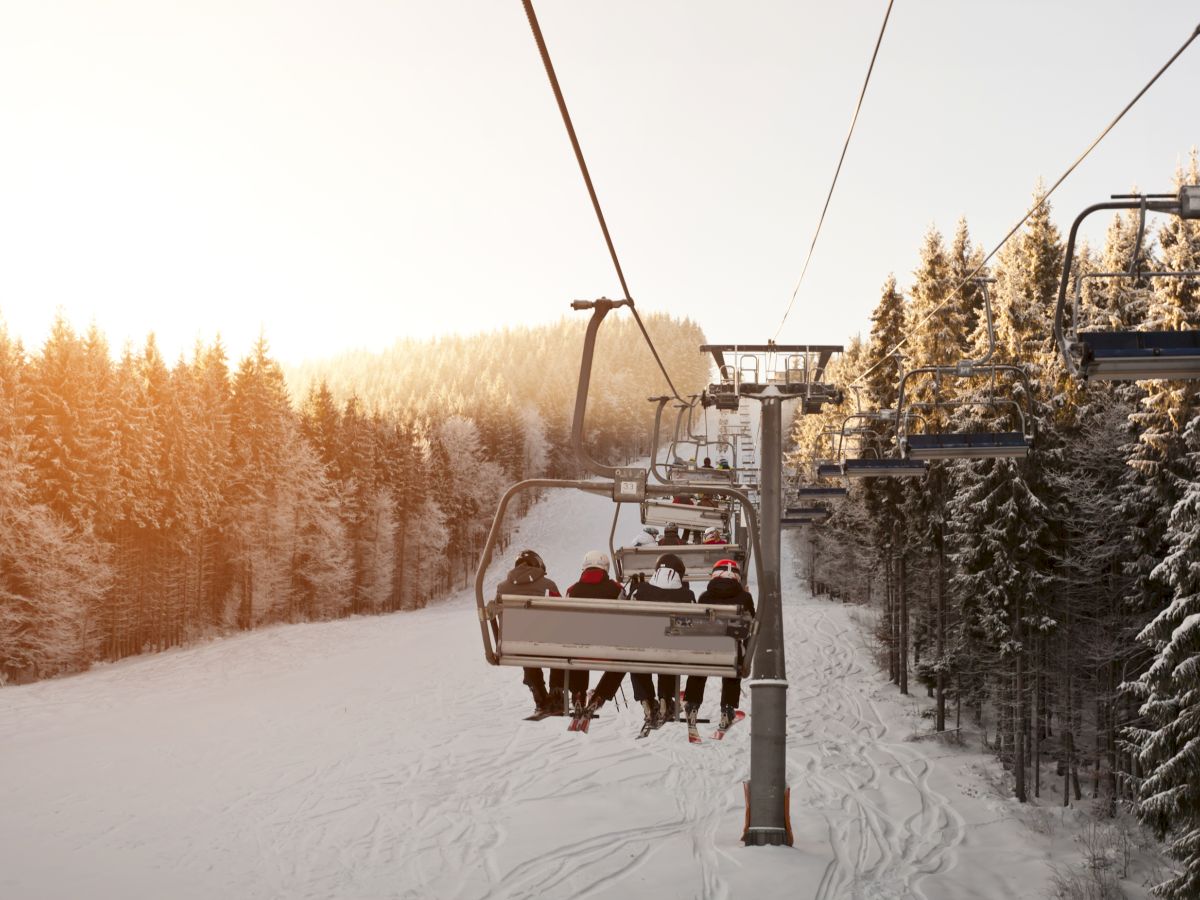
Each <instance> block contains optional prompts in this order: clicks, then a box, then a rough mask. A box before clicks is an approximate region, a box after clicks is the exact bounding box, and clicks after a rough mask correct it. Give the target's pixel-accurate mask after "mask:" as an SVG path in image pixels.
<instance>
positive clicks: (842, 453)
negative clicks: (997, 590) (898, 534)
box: [788, 185, 1200, 524]
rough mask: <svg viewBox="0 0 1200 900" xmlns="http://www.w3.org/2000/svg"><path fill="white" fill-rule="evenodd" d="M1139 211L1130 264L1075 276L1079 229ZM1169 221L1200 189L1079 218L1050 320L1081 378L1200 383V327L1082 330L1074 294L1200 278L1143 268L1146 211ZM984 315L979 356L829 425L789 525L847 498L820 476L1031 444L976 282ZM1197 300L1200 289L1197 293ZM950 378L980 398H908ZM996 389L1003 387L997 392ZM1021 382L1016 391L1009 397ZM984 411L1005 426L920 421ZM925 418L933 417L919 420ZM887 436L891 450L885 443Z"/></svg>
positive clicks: (912, 468) (937, 369)
mask: <svg viewBox="0 0 1200 900" xmlns="http://www.w3.org/2000/svg"><path fill="white" fill-rule="evenodd" d="M1104 210H1110V211H1121V210H1136V211H1137V213H1138V229H1137V238H1136V240H1135V242H1134V250H1133V258H1132V259H1131V261H1130V264H1129V266H1128V268H1127V269H1125V270H1123V271H1119V272H1079V271H1077V268H1076V265H1075V249H1076V246H1077V237H1078V232H1079V228H1080V225H1081V224H1082V223H1083V221H1084V219H1086V218H1087V217H1088V216H1090V215H1091V214H1093V213H1095V212H1100V211H1104ZM1150 212H1153V213H1160V214H1165V215H1174V216H1177V217H1179V218H1181V219H1185V220H1196V219H1200V186H1196V185H1189V186H1184V187H1182V188H1181V189H1180V190H1179V192H1178V193H1177V194H1118V195H1113V197H1112V199H1111V200H1110V201H1108V202H1104V203H1098V204H1095V205H1093V206H1089V207H1088V208H1087V209H1085V210H1084V211H1083V212H1082V213H1080V214H1079V216H1078V217H1076V219H1075V221H1074V223H1073V224H1072V226H1071V231H1070V234H1069V236H1068V239H1067V247H1066V255H1065V260H1064V265H1063V271H1062V276H1061V278H1060V281H1059V288H1058V297H1057V303H1056V306H1055V315H1054V326H1053V328H1054V332H1053V333H1054V339H1055V343H1056V344H1057V346H1058V349H1059V352H1060V354H1061V356H1062V358H1063V361H1064V364H1065V365H1066V368H1067V371H1068V372H1069V373H1070V374H1071V375H1073V376H1075V377H1078V378H1081V379H1083V380H1088V379H1095V380H1107V381H1134V380H1154V379H1200V330H1157V331H1138V330H1129V329H1111V328H1110V329H1101V328H1094V327H1093V328H1090V329H1089V328H1083V327H1081V326H1082V325H1083V324H1084V323H1083V321H1082V317H1081V312H1080V308H1081V305H1082V303H1081V298H1082V294H1083V289H1084V286H1085V284H1086V283H1087V281H1088V280H1099V279H1108V280H1115V281H1117V282H1122V281H1124V282H1126V283H1128V284H1131V285H1133V286H1134V288H1135V289H1141V290H1144V287H1143V286H1144V285H1145V284H1147V283H1148V282H1150V281H1152V280H1153V279H1168V278H1178V279H1197V278H1200V270H1196V269H1188V270H1174V271H1168V270H1147V269H1146V268H1144V265H1143V260H1142V256H1141V247H1142V244H1143V237H1144V234H1145V228H1146V217H1147V213H1150ZM1072 277H1074V293H1073V296H1072V298H1071V301H1070V303H1068V288H1069V287H1070V285H1071V283H1072ZM978 282H979V284H980V285H981V288H982V295H983V301H984V311H985V313H986V316H987V334H988V352H987V354H986V355H985V356H984V357H983V358H982V359H980V360H963V361H961V362H959V363H958V364H957V365H954V366H924V367H921V368H917V369H913V370H911V371H909V372H906V373H904V375H903V376H902V377H901V379H900V384H899V390H898V400H897V406H896V409H895V410H862V409H861V407H860V408H859V409H858V410H857V411H856V412H854V413H851V414H850V415H848V416H846V417H845V419H843V421H842V423H841V427H840V428H831V429H828V430H827V431H826V432H825V433H824V436H825V437H827V438H828V439H829V440H830V442H831V444H832V445H833V448H834V453H833V455H832V457H830V458H826V459H822V460H819V461H818V462H817V464H816V476H817V479H818V483H811V484H804V485H801V486H800V487H799V488H797V489H796V491H795V493H794V496H795V499H796V500H797V501H798V502H800V503H803V504H804V505H800V506H797V507H792V508H789V509H788V516H789V517H791V518H793V519H794V520H795V523H796V524H820V523H821V522H823V521H825V520H826V519H828V517H829V515H830V511H831V503H832V502H833V501H834V500H837V499H839V498H841V497H844V496H846V493H847V488H846V487H845V486H836V487H834V486H827V485H823V484H820V483H819V481H820V480H821V479H841V480H843V481H844V482H847V483H848V482H849V481H850V480H851V479H863V478H918V477H922V476H923V475H924V474H925V471H926V467H927V465H928V463H929V462H930V461H932V460H942V459H948V460H954V459H1002V458H1003V459H1020V458H1024V457H1025V456H1027V455H1028V454H1029V452H1030V450H1031V449H1032V447H1033V444H1034V438H1035V433H1034V418H1033V414H1032V407H1031V403H1032V391H1031V389H1030V384H1029V376H1028V373H1027V372H1026V371H1025V370H1024V369H1023V368H1022V367H1020V366H1014V365H1003V364H996V363H993V362H992V361H991V360H992V356H993V353H994V350H995V331H994V327H993V321H992V308H991V298H990V296H989V293H988V290H987V284H988V281H987V280H986V279H978ZM1197 293H1198V294H1200V292H1197ZM947 379H974V380H976V381H980V380H985V381H986V382H987V389H986V391H984V392H983V393H982V395H981V396H979V397H977V398H972V399H967V400H963V399H957V400H953V401H946V402H940V401H938V400H937V399H935V400H934V401H931V402H930V401H926V402H918V401H916V400H915V399H914V398H913V393H914V391H912V390H911V389H910V381H916V382H918V383H919V382H920V381H921V380H925V381H926V382H927V383H928V382H929V381H930V380H931V381H932V383H933V387H934V391H933V394H934V397H935V398H936V397H937V392H938V387H939V386H940V384H941V383H942V381H944V380H947ZM1001 385H1004V387H1003V388H1001ZM1017 385H1019V386H1020V387H1021V388H1022V390H1020V391H1015V392H1014V391H1012V390H1011V388H1013V387H1015V386H1017ZM964 406H976V407H981V408H983V409H984V410H988V411H990V414H989V415H986V416H985V417H984V418H986V419H990V420H992V421H1005V420H1006V421H1007V422H1008V423H1009V424H1010V425H1011V426H1012V427H1010V428H1009V429H1007V430H991V431H984V430H959V431H937V430H930V429H926V428H925V427H924V425H925V424H926V423H927V422H928V421H929V419H930V418H933V417H934V416H935V415H936V416H938V417H941V416H942V415H943V414H945V413H948V412H951V411H952V410H953V409H955V408H961V407H964ZM926 413H929V414H930V415H928V416H927V415H926ZM893 435H894V438H895V451H894V452H888V448H886V446H885V444H886V443H887V442H888V441H889V440H890V439H891V437H892V436H893ZM851 444H855V445H857V450H858V453H857V455H856V456H850V455H849V454H848V452H847V451H848V448H849V445H851Z"/></svg>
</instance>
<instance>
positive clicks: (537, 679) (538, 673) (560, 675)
mask: <svg viewBox="0 0 1200 900" xmlns="http://www.w3.org/2000/svg"><path fill="white" fill-rule="evenodd" d="M523 671H524V673H525V677H524V678H523V679H521V680H522V681H523V682H524V683H525V684H526V685H527V686H528V687H529V688H531V689H532V690H533V691H535V692H536V691H537V689H538V688H539V687H541V689H542V690H543V691H544V690H545V689H546V680H545V678H544V677H543V676H542V670H541V669H524V670H523ZM590 674H591V673H589V672H585V671H582V672H576V671H574V670H572V671H571V672H568V671H567V670H566V669H551V670H550V693H552V694H553V693H554V692H556V691H557V692H559V693H561V692H562V690H563V688H564V687H569V688H570V690H571V693H573V694H574V693H586V692H587V688H588V676H589V675H590Z"/></svg>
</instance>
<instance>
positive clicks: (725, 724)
mask: <svg viewBox="0 0 1200 900" xmlns="http://www.w3.org/2000/svg"><path fill="white" fill-rule="evenodd" d="M736 712H737V710H735V709H734V708H733V707H732V706H722V707H721V724H720V725H718V726H717V727H718V728H719V729H721V731H728V730H729V727H730V726H731V725H733V717H734V714H735V713H736Z"/></svg>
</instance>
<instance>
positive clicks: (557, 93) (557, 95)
mask: <svg viewBox="0 0 1200 900" xmlns="http://www.w3.org/2000/svg"><path fill="white" fill-rule="evenodd" d="M521 4H522V5H523V6H524V7H525V16H526V18H528V19H529V28H530V30H531V31H532V32H533V39H534V41H536V42H537V47H538V53H540V54H541V57H542V65H544V66H545V67H546V77H547V78H549V79H550V88H551V89H552V90H553V91H554V99H555V100H556V101H557V102H558V111H559V112H560V113H561V114H562V120H563V124H564V125H566V126H567V137H569V138H570V139H571V147H572V149H574V151H575V159H576V161H577V162H578V163H579V171H580V173H581V174H582V175H583V183H584V184H585V185H587V192H588V196H589V197H591V198H592V208H593V209H594V210H595V211H596V219H597V221H599V223H600V230H601V231H602V232H603V233H604V243H605V244H606V245H607V246H608V255H609V256H611V257H612V262H613V268H615V269H616V270H617V280H618V281H620V282H621V291H622V292H623V293H624V299H626V300H628V301H629V309H630V311H632V312H633V317H634V319H635V320H636V321H637V324H638V328H640V329H641V331H642V336H643V337H644V338H645V339H646V343H647V344H648V345H649V347H650V352H651V353H652V354H653V355H654V361H655V362H656V363H658V368H659V370H660V371H661V372H662V374H663V378H665V379H667V384H668V385H670V387H671V393H672V394H674V395H675V399H676V400H678V401H680V402H681V403H682V402H683V398H682V397H680V396H679V391H677V390H675V384H674V382H672V381H671V376H670V375H668V374H667V370H666V367H665V366H663V363H662V359H661V358H660V357H659V355H658V350H656V349H655V347H654V342H653V341H652V340H650V334H649V333H648V332H647V331H646V326H645V325H643V324H642V317H641V316H639V315H638V313H637V309H636V308H635V307H634V304H633V298H632V297H631V296H630V295H629V285H627V284H626V283H625V272H624V271H623V270H622V269H621V260H620V259H618V258H617V248H616V247H615V246H614V245H613V240H612V235H611V234H609V231H608V222H606V221H605V219H604V210H602V209H601V208H600V198H599V197H597V196H596V187H595V185H593V184H592V176H591V174H590V173H589V172H588V167H587V162H586V161H585V160H584V158H583V149H582V148H581V147H580V146H579V138H578V137H577V136H576V134H575V126H574V125H573V124H571V113H570V112H568V110H567V101H566V100H565V99H564V98H563V93H562V88H560V87H559V84H558V75H556V74H555V72H554V64H553V63H552V62H551V61H550V51H549V50H547V49H546V40H545V38H543V37H542V27H541V26H540V25H539V24H538V20H537V14H536V13H535V12H534V11H533V0H521Z"/></svg>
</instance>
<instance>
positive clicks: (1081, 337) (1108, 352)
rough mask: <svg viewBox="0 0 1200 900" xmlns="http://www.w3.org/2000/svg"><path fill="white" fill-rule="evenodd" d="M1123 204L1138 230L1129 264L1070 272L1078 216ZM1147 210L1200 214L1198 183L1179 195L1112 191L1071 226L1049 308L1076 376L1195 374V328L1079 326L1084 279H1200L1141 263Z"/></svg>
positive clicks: (1199, 362) (1198, 349) (1198, 361)
mask: <svg viewBox="0 0 1200 900" xmlns="http://www.w3.org/2000/svg"><path fill="white" fill-rule="evenodd" d="M1127 209H1136V210H1138V234H1137V240H1136V241H1135V242H1134V251H1133V259H1132V260H1131V262H1130V265H1129V268H1128V269H1127V270H1126V271H1124V272H1090V273H1082V274H1079V273H1076V272H1074V262H1075V246H1076V236H1077V234H1078V231H1079V226H1080V224H1081V223H1082V222H1083V220H1084V219H1085V218H1087V217H1088V216H1089V215H1091V214H1092V213H1094V212H1099V211H1101V210H1127ZM1147 212H1153V213H1161V214H1164V215H1171V216H1178V217H1179V218H1181V219H1200V186H1196V185H1186V186H1184V187H1182V188H1180V190H1179V193H1178V194H1114V195H1113V197H1112V200H1111V201H1109V202H1107V203H1097V204H1094V205H1093V206H1089V207H1088V208H1087V209H1085V210H1084V211H1083V212H1081V213H1080V214H1079V215H1078V217H1076V219H1075V221H1074V223H1073V224H1072V225H1071V232H1070V235H1069V236H1068V238H1067V251H1066V256H1065V259H1064V262H1063V272H1062V277H1061V279H1060V280H1059V283H1058V304H1057V305H1056V307H1055V310H1054V340H1055V343H1057V344H1058V349H1059V352H1060V353H1061V354H1062V358H1063V361H1064V363H1065V364H1066V367H1067V370H1068V371H1069V372H1070V373H1071V374H1072V375H1075V376H1076V377H1079V378H1082V379H1085V380H1086V379H1089V378H1095V379H1098V380H1102V381H1152V380H1156V379H1176V380H1196V379H1200V331H1196V330H1176V331H1140V330H1137V329H1090V328H1089V329H1086V330H1083V329H1081V327H1080V326H1081V325H1082V324H1083V323H1082V321H1081V319H1082V314H1083V311H1082V310H1081V309H1080V300H1081V295H1082V288H1083V283H1084V281H1085V280H1086V279H1088V278H1092V279H1113V280H1116V281H1122V280H1123V281H1125V282H1126V283H1129V284H1134V285H1137V284H1146V283H1153V282H1154V280H1155V279H1162V278H1184V279H1200V270H1194V269H1192V270H1180V271H1171V270H1157V271H1155V270H1144V269H1143V268H1142V260H1141V253H1140V250H1141V246H1142V237H1143V234H1144V232H1145V227H1146V213H1147ZM1072 275H1075V276H1076V277H1075V292H1074V300H1073V302H1072V304H1071V307H1070V309H1069V310H1068V307H1067V288H1068V286H1069V285H1070V281H1071V277H1072ZM1068 314H1069V315H1068ZM1068 317H1069V321H1068Z"/></svg>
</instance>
